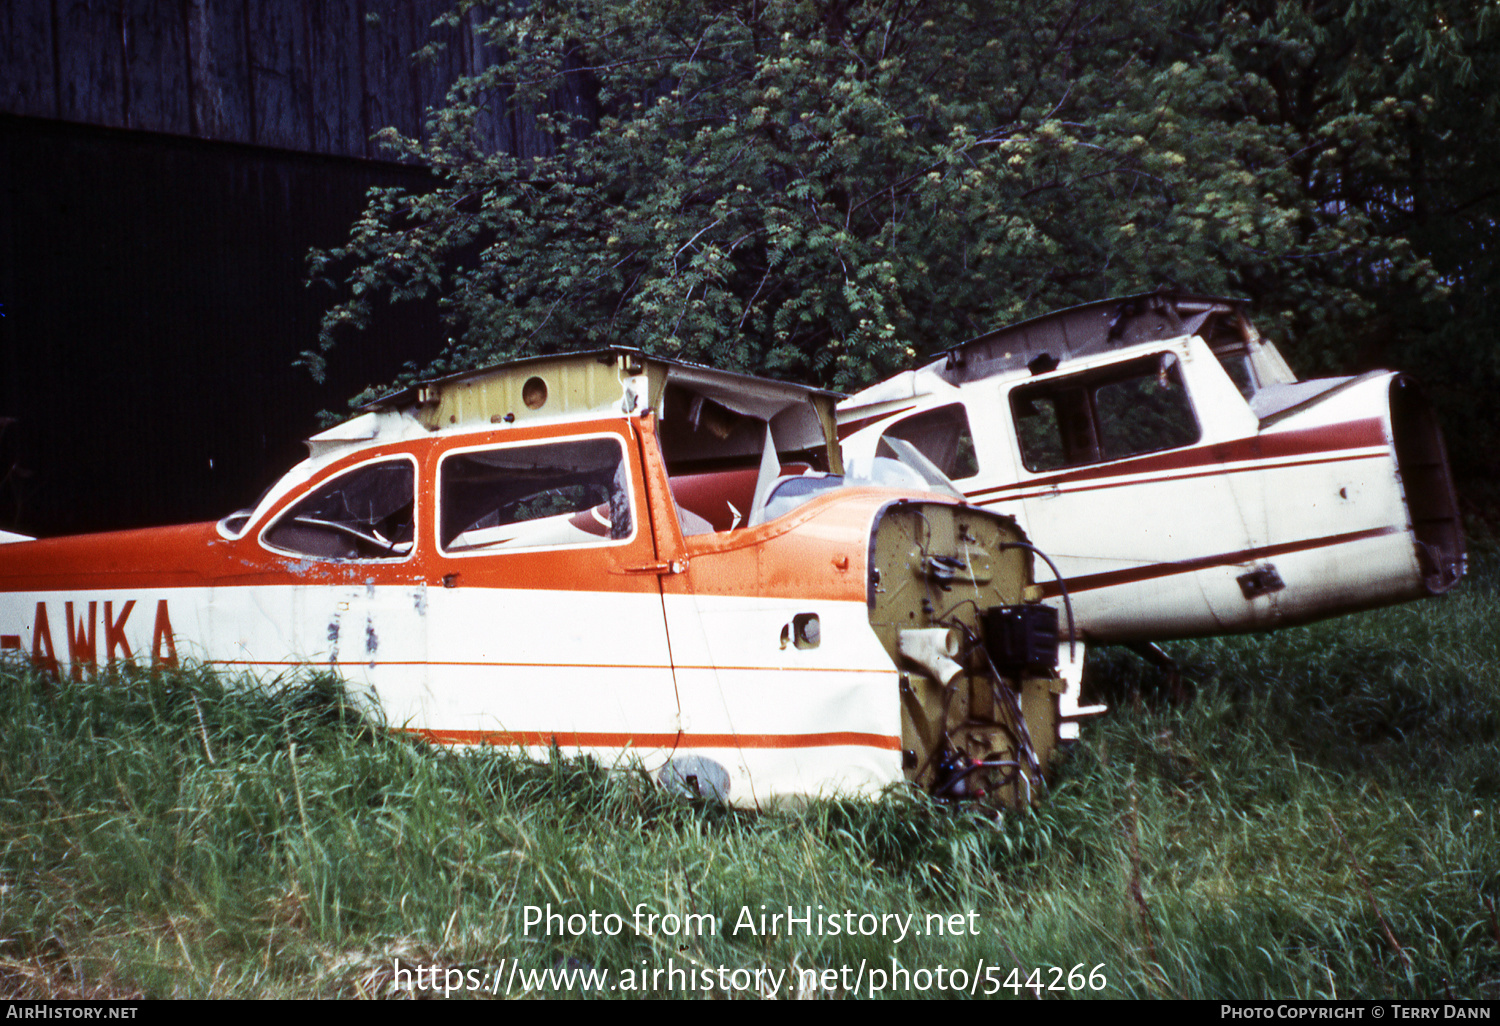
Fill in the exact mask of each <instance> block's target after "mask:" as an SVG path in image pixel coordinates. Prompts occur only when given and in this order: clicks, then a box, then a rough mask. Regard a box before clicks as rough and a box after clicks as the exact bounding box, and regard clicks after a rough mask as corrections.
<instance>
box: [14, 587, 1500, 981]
mask: <svg viewBox="0 0 1500 1026" xmlns="http://www.w3.org/2000/svg"><path fill="white" fill-rule="evenodd" d="M1497 591H1500V572H1497V568H1496V567H1495V566H1494V565H1493V564H1491V565H1487V566H1485V567H1484V568H1483V569H1482V570H1480V571H1478V572H1476V573H1475V574H1474V575H1473V576H1472V577H1471V578H1470V579H1469V580H1468V581H1466V582H1465V583H1464V584H1463V585H1462V586H1461V587H1460V588H1459V589H1458V591H1457V592H1456V593H1455V594H1453V595H1450V596H1447V597H1445V598H1443V599H1440V600H1436V601H1431V602H1426V603H1419V604H1416V605H1411V606H1404V607H1400V608H1396V609H1391V610H1384V611H1379V612H1375V613H1370V614H1364V615H1362V616H1358V617H1348V618H1344V619H1341V620H1337V621H1332V622H1329V623H1325V624H1320V625H1315V626H1312V627H1307V628H1299V629H1295V630H1288V631H1283V632H1279V633H1277V634H1273V635H1269V636H1265V637H1255V638H1238V639H1216V640H1209V641H1203V642H1196V643H1191V644H1186V643H1184V644H1181V645H1178V646H1175V647H1174V649H1173V654H1174V655H1175V656H1176V657H1177V658H1178V659H1179V661H1180V662H1181V663H1182V664H1183V666H1184V668H1185V672H1186V675H1187V677H1188V678H1189V679H1190V680H1191V681H1192V682H1193V683H1194V684H1195V685H1196V689H1197V698H1196V701H1194V702H1193V703H1192V704H1191V705H1188V706H1186V707H1170V706H1166V705H1163V704H1161V703H1159V702H1158V701H1156V700H1155V698H1154V695H1153V692H1154V690H1155V689H1156V686H1157V683H1158V680H1157V675H1156V671H1154V670H1151V669H1149V668H1147V667H1145V666H1144V665H1143V664H1141V663H1140V662H1139V661H1137V660H1135V658H1134V657H1133V656H1128V655H1124V654H1119V653H1114V652H1107V651H1106V652H1100V653H1096V654H1094V655H1093V656H1091V661H1090V664H1089V668H1088V672H1089V674H1090V679H1091V682H1092V684H1093V686H1097V687H1100V688H1101V689H1103V690H1105V691H1107V692H1108V693H1109V694H1110V697H1111V700H1112V701H1113V702H1114V703H1115V705H1116V711H1115V712H1114V713H1112V714H1111V715H1110V716H1108V717H1106V718H1104V719H1102V720H1100V721H1096V722H1093V723H1091V724H1089V725H1087V726H1086V727H1085V731H1084V740H1083V741H1082V742H1081V743H1080V744H1079V745H1078V746H1077V748H1076V749H1075V751H1074V752H1073V753H1072V754H1071V756H1070V759H1069V762H1068V764H1067V765H1066V766H1065V767H1064V769H1063V771H1062V772H1061V774H1060V775H1059V777H1058V779H1057V781H1056V783H1055V785H1054V787H1053V788H1052V790H1051V792H1050V794H1049V795H1048V796H1047V798H1046V800H1045V801H1044V802H1042V803H1041V804H1040V805H1039V806H1038V807H1037V808H1035V809H1034V810H1031V811H1028V812H1025V813H1020V814H1015V813H1012V814H1007V815H1004V816H1001V817H995V816H991V815H985V814H983V813H980V812H976V811H973V810H962V809H957V810H955V809H949V808H943V807H940V806H938V805H936V804H934V803H932V802H930V801H927V800H925V799H923V798H921V797H919V796H913V795H910V794H892V795H890V796H889V797H888V798H887V799H885V800H883V801H881V802H875V803H870V802H841V801H828V802H818V803H813V804H810V805H808V806H807V807H805V808H803V809H800V810H796V811H785V812H778V813H774V814H751V813H745V812H740V811H735V810H731V809H727V808H724V807H722V806H719V805H715V804H710V803H688V802H683V801H679V800H677V799H674V798H671V797H669V796H666V795H663V794H662V793H660V792H659V791H657V790H656V789H654V788H653V787H652V786H651V785H650V783H649V782H648V781H646V780H643V779H641V778H640V777H639V776H635V775H632V774H629V773H617V774H608V773H605V772H603V771H602V770H600V769H599V768H597V767H594V766H592V765H590V764H587V763H579V762H569V761H563V760H557V759H554V760H553V761H552V762H551V763H550V764H544V765H535V764H531V763H526V762H521V761H517V760H513V759H510V758H508V757H506V756H504V755H503V754H500V753H478V754H472V755H460V754H456V753H453V752H447V751H442V750H435V749H432V748H429V747H426V746H423V745H418V744H413V743H410V742H408V741H404V740H402V739H401V738H399V737H396V736H394V735H392V734H390V733H388V732H386V731H385V730H383V729H381V728H380V727H379V726H378V725H374V724H371V723H370V722H369V721H368V720H367V719H366V718H364V717H362V716H360V715H359V714H357V712H356V711H355V710H354V709H353V708H351V707H350V705H349V703H348V702H347V701H346V699H345V696H344V692H343V690H342V689H341V687H340V686H339V685H338V683H337V682H336V681H332V680H329V679H326V678H312V679H310V680H307V681H304V682H300V683H297V684H294V685H289V686H281V687H276V688H269V687H261V686H258V685H256V684H255V683H254V682H247V681H239V680H223V679H220V678H218V677H215V676H213V675H211V674H207V673H201V672H181V673H174V674H146V673H140V674H134V675H130V676H120V677H114V678H102V679H100V680H97V681H92V682H88V683H85V684H72V683H66V682H63V683H59V682H54V681H51V680H49V679H46V678H42V677H38V676H36V675H33V674H32V673H30V672H29V671H27V670H24V669H22V668H21V667H19V666H16V665H11V666H9V667H7V668H6V669H4V671H3V672H0V723H3V724H4V726H3V728H0V996H44V995H45V996H57V997H93V996H106V997H129V996H137V995H143V996H152V997H165V996H184V997H221V996H236V997H288V996H295V997H330V996H387V995H392V994H399V993H406V992H405V991H401V990H399V989H397V987H396V986H395V984H396V983H397V982H398V981H400V980H401V979H403V977H402V976H401V971H403V970H405V971H410V970H412V969H414V968H416V967H419V966H420V967H433V966H437V967H441V968H442V969H448V968H455V969H478V970H484V969H488V968H494V967H497V966H498V967H502V968H503V967H504V966H506V965H508V964H512V962H511V960H519V961H518V962H517V963H515V964H519V965H521V966H523V967H525V968H527V969H528V970H548V969H551V970H558V969H569V968H585V969H587V968H593V969H608V970H610V971H611V972H612V973H613V974H615V975H614V977H612V978H613V979H615V980H618V979H620V978H621V976H620V974H623V973H626V972H639V971H640V970H641V969H647V970H654V969H665V968H666V967H667V966H668V965H669V964H670V965H674V966H677V967H679V968H682V967H690V968H695V969H703V968H707V969H714V968H716V967H718V966H721V965H722V966H725V967H727V968H729V969H736V968H738V969H744V970H753V969H755V968H762V969H767V970H772V971H782V970H790V971H791V974H790V975H789V976H787V977H784V978H783V979H782V987H781V993H782V994H783V995H785V994H787V993H789V992H790V993H797V992H798V991H799V986H798V984H799V978H798V976H797V972H798V971H799V970H810V969H812V970H825V969H834V970H840V969H842V968H844V967H849V973H848V975H844V976H837V975H836V976H834V977H829V978H827V979H823V978H820V979H819V980H818V981H817V982H818V983H820V984H822V983H831V984H832V985H831V986H829V987H826V988H825V987H821V986H819V987H812V986H808V985H807V984H808V982H809V981H808V980H807V979H806V978H805V977H803V978H802V979H801V981H800V982H801V983H802V984H803V985H802V986H801V987H800V992H801V993H802V994H803V995H804V996H842V995H844V994H846V993H848V992H849V990H851V989H853V987H852V985H853V983H854V982H855V979H856V977H855V971H856V968H857V967H859V966H861V965H862V964H863V966H864V967H865V970H866V971H865V974H864V975H863V976H862V977H859V980H860V986H859V988H858V993H859V995H860V996H864V995H866V994H868V993H870V990H871V988H870V983H871V978H870V975H869V970H871V969H875V968H880V969H883V970H885V971H887V973H889V971H890V970H891V969H892V967H893V960H894V965H895V966H897V967H899V968H901V969H904V970H906V971H908V972H917V971H919V970H926V971H927V972H928V973H929V975H928V976H927V977H926V978H925V979H926V980H927V986H926V987H925V988H922V987H921V986H920V984H921V983H922V980H923V977H920V976H918V977H915V978H914V979H909V981H908V986H907V987H906V988H905V989H902V988H901V987H900V980H899V979H898V980H896V981H895V983H896V987H895V989H893V990H892V991H891V993H893V994H894V995H895V996H902V997H913V996H921V994H919V993H918V990H922V989H925V990H926V991H927V992H928V993H931V994H932V995H933V996H945V995H947V994H950V993H952V989H953V983H954V977H952V976H951V975H950V976H948V977H947V978H946V979H947V989H946V990H940V989H939V988H938V978H937V977H935V976H933V975H931V974H932V973H933V972H934V971H935V970H936V969H937V967H938V966H939V965H942V966H944V967H945V969H947V970H948V971H949V972H950V973H951V971H952V970H953V969H955V968H957V969H962V970H963V972H964V973H965V974H966V980H965V982H966V983H977V984H978V985H977V988H976V989H977V990H978V991H979V992H980V993H983V992H984V991H986V990H991V989H995V988H996V987H997V986H998V989H999V994H1000V995H1001V996H1006V997H1010V996H1019V997H1021V998H1023V999H1029V998H1032V997H1033V996H1036V995H1035V992H1034V990H1032V989H1028V988H1026V987H1024V986H1022V984H1023V983H1024V982H1025V981H1026V980H1027V978H1028V977H1030V978H1031V980H1032V981H1033V982H1040V983H1041V984H1042V985H1043V987H1046V986H1047V985H1049V984H1058V985H1060V986H1063V987H1065V986H1066V976H1065V975H1061V976H1060V975H1057V974H1053V973H1052V972H1050V970H1049V971H1045V972H1043V973H1042V974H1039V975H1033V974H1032V970H1033V969H1034V968H1043V969H1047V967H1051V966H1060V967H1062V969H1063V973H1064V974H1065V973H1066V971H1067V970H1069V969H1071V968H1073V967H1074V966H1077V965H1081V966H1082V967H1083V973H1084V974H1087V973H1088V972H1089V971H1090V970H1092V969H1094V968H1095V967H1096V966H1098V967H1101V968H1100V972H1101V974H1102V975H1101V976H1099V977H1096V982H1100V981H1104V986H1103V989H1102V990H1099V991H1093V990H1090V989H1089V988H1088V987H1087V986H1086V985H1084V984H1083V981H1084V979H1085V977H1084V976H1079V977H1076V978H1075V982H1077V983H1078V984H1079V986H1080V987H1081V989H1075V990H1074V991H1073V993H1074V995H1075V996H1092V995H1095V994H1098V995H1100V996H1109V997H1185V998H1217V997H1243V998H1250V997H1288V998H1290V997H1308V998H1322V997H1344V998H1346V997H1375V996H1404V997H1448V996H1452V997H1455V998H1479V997H1484V998H1495V997H1500V923H1497V913H1496V906H1497V904H1500V857H1497V853H1500V844H1497V841H1500V837H1497V831H1500V826H1497V818H1500V808H1497V807H1496V801H1495V799H1496V796H1497V794H1500V669H1497V667H1500V651H1497V647H1500V628H1497V626H1496V624H1495V620H1496V611H1497V609H1500V594H1497ZM762 905H764V906H765V911H766V912H767V913H768V914H769V913H772V912H777V911H780V912H783V913H784V912H785V909H786V907H787V906H788V905H791V906H794V907H796V908H797V909H798V910H799V912H800V910H801V909H803V908H804V907H806V906H813V909H814V912H815V913H818V912H819V910H818V909H817V906H819V905H822V906H823V909H822V910H821V912H822V914H828V913H840V914H842V913H843V912H844V911H845V910H848V911H852V912H854V913H856V914H864V913H874V914H880V913H900V914H905V913H916V914H917V918H916V923H917V925H919V926H921V925H926V923H927V921H926V919H925V917H926V916H927V915H928V914H942V915H943V916H957V917H958V918H957V919H945V920H944V923H945V924H947V925H949V926H952V925H955V924H959V923H961V924H962V929H961V930H959V931H958V932H957V933H946V932H945V933H944V934H943V935H940V936H937V935H923V936H908V937H906V938H905V939H896V938H895V937H892V936H879V935H877V936H848V935H839V936H831V935H828V934H827V933H826V932H825V933H824V935H822V936H819V935H816V934H815V935H812V936H807V935H805V933H804V932H802V931H798V932H796V933H794V934H792V935H788V934H787V932H786V931H785V929H783V930H781V931H780V932H779V933H778V934H776V935H774V936H762V935H759V933H758V932H755V933H752V932H750V931H745V930H740V931H738V932H736V931H735V930H734V929H733V927H734V926H735V923H736V920H737V919H738V917H739V916H740V915H741V914H742V910H748V912H749V914H750V915H752V916H758V915H759V914H760V912H761V911H762V909H761V906H762ZM527 906H532V907H542V908H545V907H547V906H550V907H551V909H552V911H554V912H556V913H559V914H564V915H566V914H571V913H582V914H584V915H587V914H589V913H591V912H592V913H597V915H596V917H595V921H594V922H595V924H596V926H597V925H598V924H601V923H602V922H603V917H604V916H606V915H608V914H610V913H613V914H616V915H618V916H619V917H620V922H621V923H623V924H625V929H623V930H621V931H620V932H619V933H618V935H616V936H607V935H604V932H603V930H602V929H597V928H596V929H585V930H583V931H582V932H580V933H577V934H576V935H575V934H573V933H570V932H568V931H565V930H564V931H559V930H555V929H554V930H553V931H552V935H550V936H549V935H546V933H545V931H544V930H543V929H542V928H541V927H540V926H533V927H532V928H530V929H527V928H526V925H525V920H524V918H523V911H522V910H523V909H525V908H526V907H527ZM638 908H640V909H642V910H643V911H644V914H646V915H651V914H655V915H657V916H658V917H664V916H668V915H675V916H686V915H688V914H690V913H696V914H703V913H711V914H713V915H714V916H716V917H718V922H717V923H716V925H717V927H718V929H717V930H716V931H714V932H708V933H705V934H703V935H699V934H697V933H693V934H692V935H688V934H685V933H683V932H677V933H675V934H671V933H668V932H666V931H664V930H663V929H661V927H660V925H658V927H657V928H656V929H655V930H654V931H650V932H647V931H638V930H635V929H633V928H632V926H633V925H634V916H635V912H636V910H637V909H638ZM971 913H972V915H971ZM662 921H663V920H662V919H660V918H659V919H658V920H657V923H658V924H660V923H661V922H662ZM575 922H576V921H575ZM934 922H935V921H934ZM971 926H977V927H978V932H977V934H974V933H971V932H970V927H971ZM983 966H992V967H995V968H996V970H997V971H996V972H993V973H990V974H988V975H985V974H981V975H980V976H979V977H977V978H976V977H975V969H976V968H977V967H983ZM1012 970H1016V974H1015V975H1014V976H1012V975H1010V974H1011V973H1012ZM440 978H441V973H440ZM746 978H747V977H740V979H746ZM407 979H409V977H408V978H407ZM429 979H431V977H429ZM1007 980H1009V981H1010V982H1011V983H1012V984H1013V986H1009V987H1007V986H1004V985H1003V984H1004V983H1005V982H1007ZM643 982H644V983H645V989H646V990H647V991H648V992H653V993H658V994H663V995H672V994H678V995H681V994H684V993H693V994H699V995H704V996H718V995H721V994H723V993H724V992H725V988H724V987H722V986H718V985H711V986H708V987H706V988H704V987H702V986H701V984H702V982H703V978H702V977H701V976H698V977H695V978H694V979H693V981H692V984H693V985H692V986H691V987H690V988H684V986H683V977H681V976H680V975H679V976H678V977H676V978H675V979H670V978H667V977H665V976H659V977H657V978H655V979H650V978H648V979H647V980H646V981H643ZM522 989H524V988H512V990H511V993H512V994H513V995H514V994H517V993H520V991H521V990H522ZM729 989H731V990H733V989H734V988H733V987H730V988H729ZM555 990H556V988H554V987H552V986H551V985H550V984H547V983H542V984H540V985H538V986H537V987H534V988H533V989H532V992H533V993H536V994H538V995H541V996H551V995H552V994H553V993H554V992H555ZM500 992H501V993H505V990H504V989H503V988H501V989H500ZM575 992H576V988H575ZM591 993H594V994H595V995H596V996H611V995H613V994H615V993H617V992H615V991H611V990H608V989H604V990H598V989H595V990H593V991H591ZM735 993H745V992H742V991H738V990H736V991H735ZM748 993H751V994H753V993H754V990H753V989H752V990H751V991H749V992H748ZM1064 993H1066V990H1059V991H1051V992H1049V991H1047V990H1043V991H1042V992H1041V996H1043V997H1049V996H1061V995H1062V994H1064Z"/></svg>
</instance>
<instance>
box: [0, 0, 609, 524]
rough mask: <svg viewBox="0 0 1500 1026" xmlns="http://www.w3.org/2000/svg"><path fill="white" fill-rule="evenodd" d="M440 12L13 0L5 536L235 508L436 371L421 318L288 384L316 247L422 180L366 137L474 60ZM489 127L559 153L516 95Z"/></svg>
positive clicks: (0, 345)
mask: <svg viewBox="0 0 1500 1026" xmlns="http://www.w3.org/2000/svg"><path fill="white" fill-rule="evenodd" d="M449 6H450V2H449V0H0V528H9V529H13V530H15V529H19V530H22V531H25V532H27V533H31V534H42V535H56V534H65V533H72V532H77V531H85V530H104V529H112V528H120V527H132V526H140V525H146V524H154V523H172V522H183V521H190V520H199V519H207V518H215V517H219V516H222V515H223V514H225V513H227V512H229V511H230V510H232V509H234V508H236V507H237V506H239V505H241V504H243V503H245V502H247V501H248V500H250V499H252V498H254V496H255V495H256V494H257V492H258V491H259V490H260V489H261V488H263V487H264V486H265V485H267V484H268V483H270V482H271V481H272V480H274V478H275V477H276V476H277V475H278V474H279V473H281V472H282V471H284V470H285V469H286V468H287V467H288V466H290V465H291V464H292V463H293V462H294V461H295V460H297V459H298V458H300V455H301V454H302V448H301V445H300V439H302V438H305V437H306V436H307V435H308V434H310V433H312V432H313V431H315V430H316V429H317V420H316V417H317V414H318V412H319V411H320V410H342V409H344V408H345V403H346V400H347V398H348V397H349V396H350V395H352V394H354V393H357V392H359V391H361V390H362V389H364V388H365V387H366V386H368V385H378V384H380V383H382V382H388V381H390V380H391V379H392V378H393V377H395V375H396V374H397V373H398V372H399V370H400V369H401V367H402V365H403V364H405V363H407V362H415V363H418V364H422V363H424V362H426V361H429V360H430V359H431V358H432V357H433V356H435V355H436V354H437V352H438V351H439V350H440V348H441V345H442V339H443V331H442V327H441V325H440V324H439V322H438V319H437V316H436V311H435V309H434V307H433V306H432V305H430V304H429V305H427V306H425V307H423V306H415V307H412V308H397V309H396V310H395V311H394V316H387V317H384V318H381V319H379V320H378V321H377V324H376V325H375V326H374V327H373V328H372V329H371V330H370V331H368V332H366V333H364V334H363V335H362V336H361V337H358V338H355V339H351V340H350V342H349V343H348V344H346V345H344V346H343V347H341V348H340V349H338V350H336V351H335V352H334V354H333V359H332V361H331V363H330V367H329V372H330V373H329V379H328V381H327V383H326V384H324V385H321V386H319V385H315V384H314V383H313V381H312V380H311V378H310V377H309V375H308V374H307V373H306V371H304V370H301V369H299V368H296V367H294V366H293V361H294V360H295V359H296V357H297V355H298V354H299V353H300V352H302V351H303V350H305V349H308V348H310V347H312V346H313V345H315V343H316V338H317V328H318V321H319V318H320V316H321V314H322V312H323V310H324V309H325V308H326V307H327V306H328V305H330V304H331V303H332V302H334V300H335V297H334V295H333V294H332V293H330V292H328V291H326V290H313V289H308V288H307V287H305V285H304V282H303V278H304V266H305V264H304V261H305V259H306V255H307V252H308V249H309V248H310V247H314V246H317V247H322V248H327V247H331V246H335V245H338V244H339V243H341V242H343V241H344V240H346V239H347V237H348V233H349V226H350V225H351V224H352V222H353V221H354V219H355V217H356V216H357V215H358V214H359V212H360V211H361V209H362V208H363V204H364V196H365V192H366V190H367V189H369V188H370V187H372V186H391V185H400V186H405V187H407V188H412V189H421V188H423V187H424V185H425V183H426V181H427V179H426V177H425V172H423V171H421V170H420V169H417V168H410V167H404V166H401V165H399V164H394V163H389V162H385V161H383V160H381V157H382V153H381V152H380V150H379V149H378V147H377V146H376V144H374V143H373V142H372V141H371V136H372V135H373V134H374V133H375V132H377V131H378V130H379V129H381V128H384V127H387V126H393V127H395V128H397V129H399V130H401V131H402V132H403V133H406V134H416V133H418V132H419V130H420V127H421V125H422V122H423V117H424V112H425V110H426V109H427V108H428V107H430V106H432V105H434V104H437V103H439V102H440V101H441V98H442V96H443V95H444V93H445V91H446V89H447V87H448V85H449V83H450V82H451V80H452V79H453V78H454V77H456V76H457V75H460V74H463V73H466V72H469V71H471V70H474V69H475V68H477V67H479V66H481V65H482V64H483V62H484V61H485V59H486V54H485V52H484V48H483V47H482V46H481V44H480V42H479V40H478V36H477V34H476V32H475V30H474V21H473V19H472V17H470V18H468V20H464V21H461V22H460V23H459V24H458V25H457V26H455V27H451V28H443V29H440V30H433V29H431V27H430V26H431V23H432V22H433V20H434V19H436V18H437V17H438V16H439V15H440V14H442V13H444V12H445V11H446V10H447V9H448V8H449ZM434 38H439V39H442V40H444V41H445V42H446V44H447V46H446V48H445V49H444V50H443V51H442V52H441V54H440V56H439V58H438V59H437V60H436V61H435V62H433V63H425V64H424V63H417V62H415V61H413V59H412V57H411V55H412V54H413V53H414V52H415V51H417V50H418V49H419V48H421V47H423V46H425V45H427V44H428V43H429V42H431V41H432V40H433V39H434ZM580 88H581V87H580ZM555 102H557V103H566V104H568V105H569V106H570V108H571V109H577V110H586V104H587V97H586V96H584V95H579V96H573V97H568V96H559V97H557V98H556V100H555ZM483 132H484V133H485V138H484V139H483V140H482V143H483V144H486V145H488V146H489V147H491V148H492V149H493V150H496V151H499V152H509V153H512V154H515V155H517V156H522V157H525V156H530V155H532V154H534V153H537V152H540V151H541V150H542V149H543V147H545V146H546V141H545V139H544V138H543V137H541V136H540V135H539V134H538V133H537V132H536V130H535V121H534V120H533V119H532V118H530V117H529V116H527V115H525V114H524V112H520V111H517V110H515V109H507V107H506V104H505V102H504V97H496V98H494V103H493V105H492V111H491V114H490V119H489V121H487V122H486V123H485V124H484V126H483Z"/></svg>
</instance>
